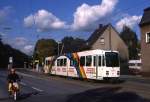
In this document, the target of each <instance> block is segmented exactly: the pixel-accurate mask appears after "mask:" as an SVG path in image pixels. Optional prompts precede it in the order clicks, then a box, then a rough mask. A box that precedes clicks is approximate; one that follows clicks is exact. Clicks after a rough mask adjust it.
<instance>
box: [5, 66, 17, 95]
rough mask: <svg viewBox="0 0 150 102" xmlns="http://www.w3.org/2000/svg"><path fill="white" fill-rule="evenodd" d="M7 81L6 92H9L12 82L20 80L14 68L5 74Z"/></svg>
mask: <svg viewBox="0 0 150 102" xmlns="http://www.w3.org/2000/svg"><path fill="white" fill-rule="evenodd" d="M7 81H8V92H9V93H10V94H11V91H12V90H11V88H12V85H13V83H14V82H17V81H20V78H19V76H18V74H16V70H15V69H14V68H12V69H10V73H9V74H8V76H7ZM18 89H19V86H18Z"/></svg>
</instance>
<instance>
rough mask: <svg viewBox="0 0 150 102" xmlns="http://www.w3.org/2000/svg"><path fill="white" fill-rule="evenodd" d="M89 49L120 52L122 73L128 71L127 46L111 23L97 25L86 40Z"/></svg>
mask: <svg viewBox="0 0 150 102" xmlns="http://www.w3.org/2000/svg"><path fill="white" fill-rule="evenodd" d="M87 42H88V45H89V46H90V48H91V49H103V50H116V51H118V52H119V53H120V59H121V68H122V69H123V70H121V73H122V74H127V73H128V59H129V54H128V47H127V45H126V44H125V43H124V41H123V40H122V39H121V38H120V36H119V33H118V32H117V30H116V29H115V28H114V27H113V26H112V25H111V24H107V25H102V24H100V25H99V28H98V29H96V30H95V31H94V32H93V33H92V35H91V36H90V37H89V39H88V40H87Z"/></svg>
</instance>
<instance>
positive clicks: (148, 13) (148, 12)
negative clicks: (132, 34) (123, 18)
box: [139, 7, 150, 26]
mask: <svg viewBox="0 0 150 102" xmlns="http://www.w3.org/2000/svg"><path fill="white" fill-rule="evenodd" d="M147 24H150V7H148V8H146V9H144V14H143V17H142V19H141V22H140V24H139V25H140V26H144V25H147Z"/></svg>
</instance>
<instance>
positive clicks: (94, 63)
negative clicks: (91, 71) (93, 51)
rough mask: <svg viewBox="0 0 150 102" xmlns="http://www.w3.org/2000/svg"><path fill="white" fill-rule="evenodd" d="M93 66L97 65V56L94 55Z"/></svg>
mask: <svg viewBox="0 0 150 102" xmlns="http://www.w3.org/2000/svg"><path fill="white" fill-rule="evenodd" d="M93 66H96V56H93Z"/></svg>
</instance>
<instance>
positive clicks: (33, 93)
mask: <svg viewBox="0 0 150 102" xmlns="http://www.w3.org/2000/svg"><path fill="white" fill-rule="evenodd" d="M37 94H38V92H31V93H23V94H20V96H19V99H18V100H24V99H26V98H29V97H31V96H32V95H37Z"/></svg>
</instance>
